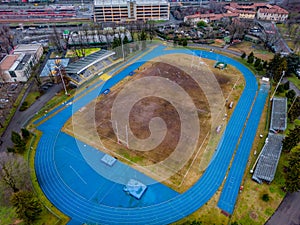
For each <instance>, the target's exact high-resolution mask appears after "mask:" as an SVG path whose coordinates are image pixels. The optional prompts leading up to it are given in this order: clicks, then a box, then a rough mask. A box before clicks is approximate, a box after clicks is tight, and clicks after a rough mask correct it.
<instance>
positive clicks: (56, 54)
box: [50, 52, 63, 59]
mask: <svg viewBox="0 0 300 225" xmlns="http://www.w3.org/2000/svg"><path fill="white" fill-rule="evenodd" d="M62 57H63V54H62V53H59V52H52V53H51V55H50V59H55V58H62Z"/></svg>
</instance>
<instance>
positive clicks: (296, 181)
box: [285, 146, 300, 192]
mask: <svg viewBox="0 0 300 225" xmlns="http://www.w3.org/2000/svg"><path fill="white" fill-rule="evenodd" d="M285 187H286V190H287V191H288V192H297V191H299V189H300V146H296V147H295V148H294V149H292V151H291V152H290V155H289V157H288V167H287V169H286V174H285Z"/></svg>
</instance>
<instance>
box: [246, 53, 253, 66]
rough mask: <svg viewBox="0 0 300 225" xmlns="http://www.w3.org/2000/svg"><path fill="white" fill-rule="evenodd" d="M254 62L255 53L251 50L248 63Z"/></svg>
mask: <svg viewBox="0 0 300 225" xmlns="http://www.w3.org/2000/svg"><path fill="white" fill-rule="evenodd" d="M253 62H254V54H253V52H251V53H250V54H249V56H248V59H247V63H250V64H252V63H253Z"/></svg>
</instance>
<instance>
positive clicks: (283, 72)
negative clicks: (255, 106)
mask: <svg viewBox="0 0 300 225" xmlns="http://www.w3.org/2000/svg"><path fill="white" fill-rule="evenodd" d="M284 74H285V71H282V75H281V77H280V80H279V81H278V83H277V86H276V88H275V90H274V93H273V95H272V97H271V101H272V100H273V98H274V95H275V93H276V91H277V88H278V87H279V85H280V83H281V80H282V78H283V77H284Z"/></svg>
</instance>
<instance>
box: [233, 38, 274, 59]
mask: <svg viewBox="0 0 300 225" xmlns="http://www.w3.org/2000/svg"><path fill="white" fill-rule="evenodd" d="M228 49H230V50H233V51H237V52H241V53H243V52H245V53H246V54H247V55H249V54H250V53H251V52H253V53H254V56H256V57H258V58H260V59H262V60H267V61H270V60H271V59H272V58H273V56H274V53H272V52H269V51H268V50H266V49H265V48H264V46H263V44H254V43H252V42H249V41H243V42H241V43H238V44H236V45H233V46H230V47H229V48H228Z"/></svg>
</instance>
